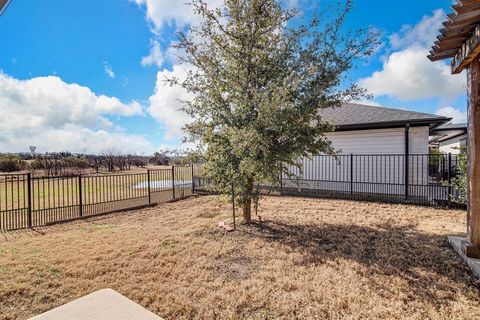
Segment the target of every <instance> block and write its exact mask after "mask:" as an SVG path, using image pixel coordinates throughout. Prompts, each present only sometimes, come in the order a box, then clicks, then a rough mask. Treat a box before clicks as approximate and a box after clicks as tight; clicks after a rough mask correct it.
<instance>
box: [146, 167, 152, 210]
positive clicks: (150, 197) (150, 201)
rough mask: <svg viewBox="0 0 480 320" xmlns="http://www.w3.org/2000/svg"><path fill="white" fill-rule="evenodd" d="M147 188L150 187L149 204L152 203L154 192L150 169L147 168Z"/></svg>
mask: <svg viewBox="0 0 480 320" xmlns="http://www.w3.org/2000/svg"><path fill="white" fill-rule="evenodd" d="M147 188H148V204H150V203H152V192H151V190H150V169H147Z"/></svg>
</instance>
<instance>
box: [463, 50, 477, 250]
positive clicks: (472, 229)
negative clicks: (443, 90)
mask: <svg viewBox="0 0 480 320" xmlns="http://www.w3.org/2000/svg"><path fill="white" fill-rule="evenodd" d="M479 59H480V57H479V56H477V57H476V58H475V59H474V60H473V62H472V64H471V65H470V67H469V69H468V142H467V143H468V214H467V241H466V242H464V243H462V250H463V252H464V253H465V254H466V255H467V256H468V257H472V258H480V61H479Z"/></svg>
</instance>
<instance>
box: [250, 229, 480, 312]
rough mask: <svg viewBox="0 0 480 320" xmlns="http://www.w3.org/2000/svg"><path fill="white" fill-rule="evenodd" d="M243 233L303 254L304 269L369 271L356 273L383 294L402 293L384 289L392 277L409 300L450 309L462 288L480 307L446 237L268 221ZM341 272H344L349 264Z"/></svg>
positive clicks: (471, 281)
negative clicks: (334, 265) (330, 265)
mask: <svg viewBox="0 0 480 320" xmlns="http://www.w3.org/2000/svg"><path fill="white" fill-rule="evenodd" d="M244 231H245V232H246V233H247V235H248V236H253V237H261V238H264V239H265V240H266V241H269V242H273V243H278V244H281V245H283V246H285V247H288V248H289V250H292V251H295V252H297V253H298V252H299V253H301V254H302V256H303V259H302V261H301V262H299V264H301V265H303V266H309V265H310V266H311V265H319V264H323V263H326V262H328V261H334V260H338V259H343V260H347V261H351V262H352V263H355V262H356V263H358V264H360V265H363V266H365V267H366V268H357V272H359V273H361V276H362V277H366V278H367V279H369V280H371V282H370V283H371V285H372V286H375V287H376V288H377V289H380V290H382V291H381V292H396V291H397V290H398V289H399V287H395V288H392V287H390V286H391V285H389V284H386V283H382V279H385V277H390V276H392V277H400V278H401V279H402V280H405V281H406V283H407V285H403V286H401V287H400V290H401V291H402V293H403V294H404V296H405V298H406V299H412V300H414V299H422V300H426V301H430V302H432V303H438V302H439V300H444V301H445V303H448V299H453V298H454V297H455V292H457V291H458V290H459V288H462V289H465V290H466V289H467V288H469V289H473V290H474V291H475V292H476V295H475V296H476V298H475V299H479V301H480V298H479V296H478V291H477V290H478V288H479V285H478V281H476V280H475V278H474V277H473V276H472V275H471V274H470V273H469V272H468V271H467V268H466V267H465V266H464V265H463V264H462V261H461V259H460V258H459V257H457V256H456V254H455V253H454V252H453V250H451V249H450V246H449V244H448V243H447V238H446V236H444V235H435V234H428V233H424V232H421V231H418V230H417V229H416V228H415V226H414V225H406V226H393V225H389V224H382V225H375V226H371V227H370V226H359V225H343V224H323V225H315V224H311V225H310V224H287V223H284V222H279V221H265V222H263V223H259V224H254V225H253V226H251V227H246V228H245V229H244ZM340 266H342V268H343V267H345V264H340ZM339 272H342V271H341V270H339ZM378 276H382V277H378ZM475 288H476V289H475Z"/></svg>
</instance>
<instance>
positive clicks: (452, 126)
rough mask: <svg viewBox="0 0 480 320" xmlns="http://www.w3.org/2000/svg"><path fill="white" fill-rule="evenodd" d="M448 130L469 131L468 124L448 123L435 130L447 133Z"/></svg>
mask: <svg viewBox="0 0 480 320" xmlns="http://www.w3.org/2000/svg"><path fill="white" fill-rule="evenodd" d="M446 130H465V131H467V124H466V123H446V124H442V125H441V126H438V127H436V128H435V131H446Z"/></svg>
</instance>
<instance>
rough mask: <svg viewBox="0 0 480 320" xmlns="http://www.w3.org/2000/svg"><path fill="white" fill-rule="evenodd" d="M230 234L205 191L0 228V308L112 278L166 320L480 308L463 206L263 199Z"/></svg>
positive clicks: (84, 289)
mask: <svg viewBox="0 0 480 320" xmlns="http://www.w3.org/2000/svg"><path fill="white" fill-rule="evenodd" d="M259 213H260V214H261V215H262V217H263V218H264V219H265V221H264V222H263V223H256V224H253V225H251V226H243V225H241V226H240V227H239V230H238V231H236V232H230V233H227V232H225V231H223V230H222V229H221V228H219V227H218V222H219V221H222V220H226V219H229V218H231V208H230V206H229V204H228V203H227V202H225V201H224V200H222V199H221V198H219V197H214V196H206V197H198V198H192V199H188V200H184V201H178V202H175V203H167V204H162V205H159V206H158V207H155V208H149V209H144V210H139V211H131V212H124V213H117V214H112V215H109V216H104V217H99V218H90V219H89V220H86V221H75V222H72V223H67V224H62V225H56V226H51V227H45V228H38V229H36V230H33V231H18V232H14V233H7V234H3V235H2V236H1V238H0V319H25V318H28V317H30V316H33V315H35V314H38V313H41V312H44V311H46V310H49V309H51V308H54V307H56V306H59V305H61V304H64V303H67V302H69V301H71V300H73V299H75V298H78V297H80V296H82V295H85V294H88V293H90V292H92V291H95V290H98V289H101V288H112V289H114V290H117V291H118V292H120V293H121V294H123V295H125V296H127V297H128V298H130V299H132V300H134V301H136V302H137V303H139V304H141V305H142V306H144V307H146V308H147V309H149V310H151V311H153V312H155V313H157V314H159V315H161V316H163V317H164V318H166V319H403V318H406V319H479V318H480V294H479V290H478V282H477V281H476V280H475V278H474V277H472V275H471V274H470V272H469V271H468V269H467V268H466V267H465V266H464V264H463V263H462V261H461V259H460V258H458V257H457V255H456V254H455V253H454V252H453V251H452V250H451V249H450V248H449V246H448V244H447V242H446V236H447V235H448V234H462V233H463V232H464V230H465V213H464V212H463V211H455V210H453V211H447V210H438V209H434V208H426V207H416V206H404V205H388V204H377V203H367V202H354V201H340V200H321V199H305V198H288V197H282V198H280V197H267V198H265V199H264V200H263V201H262V202H261V205H260V209H259Z"/></svg>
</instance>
